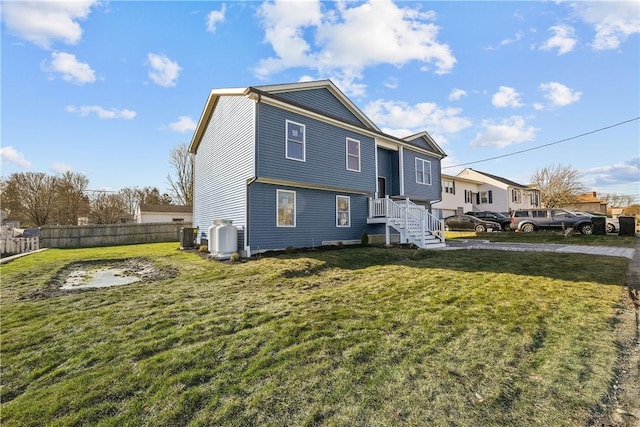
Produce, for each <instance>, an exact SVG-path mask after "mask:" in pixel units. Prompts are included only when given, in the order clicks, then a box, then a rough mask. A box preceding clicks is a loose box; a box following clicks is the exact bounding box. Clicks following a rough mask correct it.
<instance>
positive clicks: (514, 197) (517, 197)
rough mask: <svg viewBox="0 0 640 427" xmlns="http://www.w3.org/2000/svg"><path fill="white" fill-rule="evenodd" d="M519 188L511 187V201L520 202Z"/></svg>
mask: <svg viewBox="0 0 640 427" xmlns="http://www.w3.org/2000/svg"><path fill="white" fill-rule="evenodd" d="M520 200H521V199H520V190H516V189H513V188H512V189H511V201H512V202H514V203H520Z"/></svg>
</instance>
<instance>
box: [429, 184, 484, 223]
mask: <svg viewBox="0 0 640 427" xmlns="http://www.w3.org/2000/svg"><path fill="white" fill-rule="evenodd" d="M441 179H442V200H441V201H440V202H438V203H434V204H433V210H434V215H436V216H437V217H438V218H440V219H442V218H446V217H448V216H452V215H458V214H461V213H465V212H468V211H472V210H473V205H474V203H475V197H476V196H475V195H476V194H477V193H478V188H479V186H480V185H482V182H481V181H476V180H475V179H467V178H460V177H458V176H453V175H446V174H442V175H441Z"/></svg>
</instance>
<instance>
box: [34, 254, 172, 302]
mask: <svg viewBox="0 0 640 427" xmlns="http://www.w3.org/2000/svg"><path fill="white" fill-rule="evenodd" d="M176 275H177V273H176V271H175V270H172V269H168V268H161V267H158V266H157V265H155V264H154V263H152V262H151V261H149V260H147V259H144V258H128V259H124V260H99V261H79V262H74V263H71V264H67V265H66V266H65V267H64V268H62V269H61V270H60V271H58V272H57V273H56V274H55V275H54V276H53V278H52V279H51V280H50V281H49V282H48V283H47V285H46V286H45V287H44V288H41V289H37V290H35V291H32V292H30V293H28V294H27V295H25V297H26V298H27V299H42V298H51V297H55V296H58V295H64V294H67V293H69V292H80V291H86V290H89V289H98V288H108V287H113V286H123V285H130V284H134V283H143V282H154V281H157V280H164V279H171V278H174V277H176Z"/></svg>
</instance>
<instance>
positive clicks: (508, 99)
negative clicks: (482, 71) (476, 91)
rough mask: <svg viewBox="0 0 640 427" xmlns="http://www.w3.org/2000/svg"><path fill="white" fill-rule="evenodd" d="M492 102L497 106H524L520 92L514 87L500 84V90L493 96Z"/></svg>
mask: <svg viewBox="0 0 640 427" xmlns="http://www.w3.org/2000/svg"><path fill="white" fill-rule="evenodd" d="M491 103H492V104H493V106H494V107H497V108H505V107H511V108H518V107H522V103H521V102H520V94H519V93H518V92H517V91H516V90H515V89H514V88H512V87H508V86H500V89H498V92H496V93H494V94H493V97H491Z"/></svg>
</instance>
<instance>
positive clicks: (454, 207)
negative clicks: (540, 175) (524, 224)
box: [434, 168, 540, 218]
mask: <svg viewBox="0 0 640 427" xmlns="http://www.w3.org/2000/svg"><path fill="white" fill-rule="evenodd" d="M532 207H540V190H538V189H536V188H533V187H531V186H527V185H522V184H519V183H517V182H514V181H511V180H509V179H507V178H503V177H500V176H497V175H493V174H489V173H487V172H480V171H476V170H474V169H471V168H466V169H464V170H463V171H461V172H460V173H459V174H458V175H456V176H452V175H443V176H442V201H441V202H438V203H436V204H435V205H434V208H435V209H438V212H439V215H440V217H441V218H444V217H446V216H449V215H454V214H456V213H460V212H461V211H464V212H466V211H493V212H511V211H513V210H516V209H527V208H532Z"/></svg>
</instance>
